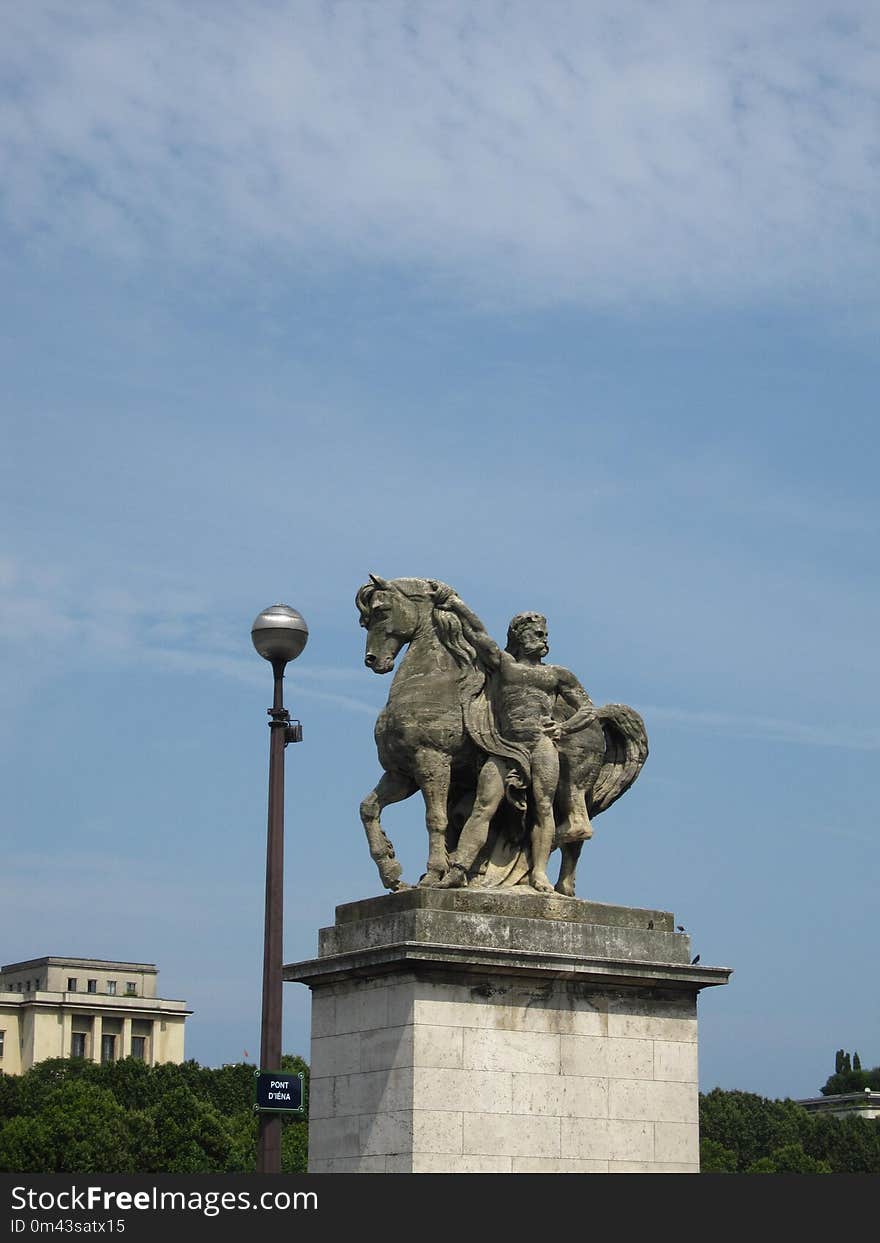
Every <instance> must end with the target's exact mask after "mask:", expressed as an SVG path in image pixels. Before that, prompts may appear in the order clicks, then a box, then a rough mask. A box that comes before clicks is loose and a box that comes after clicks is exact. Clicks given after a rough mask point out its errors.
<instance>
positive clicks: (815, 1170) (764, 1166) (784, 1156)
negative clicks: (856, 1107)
mask: <svg viewBox="0 0 880 1243" xmlns="http://www.w3.org/2000/svg"><path fill="white" fill-rule="evenodd" d="M831 1172H832V1171H831V1166H830V1165H829V1164H828V1162H827V1161H817V1160H816V1159H815V1158H814V1157H811V1156H808V1155H807V1153H805V1152H804V1150H803V1148H802V1147H801V1145H800V1144H784V1145H783V1146H782V1147H781V1148H776V1149H774V1151H773V1152H771V1154H770V1156H769V1157H761V1158H760V1160H758V1161H755V1162H754V1163H753V1164H752V1165H750V1166H749V1168H748V1169H747V1170H746V1173H747V1174H830V1173H831Z"/></svg>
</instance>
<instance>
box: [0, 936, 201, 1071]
mask: <svg viewBox="0 0 880 1243" xmlns="http://www.w3.org/2000/svg"><path fill="white" fill-rule="evenodd" d="M158 974H159V973H158V971H157V970H156V967H155V966H154V965H153V964H152V963H147V962H105V961H103V960H102V959H99V958H32V959H30V960H29V961H28V962H13V963H7V964H6V966H4V967H0V1070H2V1071H4V1072H5V1073H6V1074H7V1075H20V1074H23V1073H24V1072H25V1071H26V1070H30V1068H31V1067H32V1066H33V1065H35V1064H36V1063H37V1062H42V1061H45V1060H46V1058H49V1057H86V1058H89V1059H91V1060H92V1061H93V1062H113V1061H116V1060H117V1059H119V1058H124V1057H137V1058H140V1059H141V1060H142V1061H144V1062H146V1063H147V1064H148V1065H150V1066H155V1065H156V1064H157V1063H158V1062H182V1061H183V1039H184V1031H183V1029H184V1023H185V1022H186V1018H187V1015H189V1014H191V1013H192V1011H191V1010H187V1008H186V1003H185V1002H183V1001H170V1000H168V999H166V998H162V997H157V996H156V977H157V976H158Z"/></svg>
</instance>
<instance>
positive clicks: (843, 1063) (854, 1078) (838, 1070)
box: [819, 1049, 880, 1096]
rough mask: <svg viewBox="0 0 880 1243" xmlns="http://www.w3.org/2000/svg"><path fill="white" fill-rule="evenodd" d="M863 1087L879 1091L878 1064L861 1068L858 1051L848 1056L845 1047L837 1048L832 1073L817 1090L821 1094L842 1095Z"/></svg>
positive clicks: (879, 1068) (879, 1075)
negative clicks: (867, 1068) (864, 1068)
mask: <svg viewBox="0 0 880 1243" xmlns="http://www.w3.org/2000/svg"><path fill="white" fill-rule="evenodd" d="M865 1088H870V1089H871V1090H872V1091H875V1092H876V1091H880V1066H874V1067H873V1068H872V1069H871V1070H863V1069H862V1061H861V1058H860V1057H859V1055H858V1053H853V1055H852V1057H850V1055H849V1053H847V1052H846V1050H845V1049H838V1050H837V1053H836V1054H835V1056H834V1074H833V1075H831V1076H830V1077H829V1078H828V1079H827V1080H826V1082H825V1084H824V1086H823V1087H821V1088H820V1089H819V1091H820V1092H821V1093H822V1095H823V1096H844V1095H846V1093H847V1092H863V1091H864V1090H865Z"/></svg>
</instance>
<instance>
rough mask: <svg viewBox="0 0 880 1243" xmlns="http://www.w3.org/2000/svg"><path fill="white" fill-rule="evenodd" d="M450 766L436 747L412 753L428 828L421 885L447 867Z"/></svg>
mask: <svg viewBox="0 0 880 1243" xmlns="http://www.w3.org/2000/svg"><path fill="white" fill-rule="evenodd" d="M451 766H452V765H451V759H450V757H449V756H443V755H440V754H439V753H438V752H436V751H420V752H419V753H418V754H417V755H416V762H415V765H414V768H415V774H416V780H417V781H418V783H419V785H420V787H421V790H422V794H423V796H424V799H425V823H426V825H427V828H428V867H427V871H426V872H425V875H424V876H423V877H422V879H421V880H420V881H419V884H420V885H422V886H429V885H434V884H436V883H437V881H438V880H439V879H440V877H441V876H442V875H443V874H444V872H445V871H446V868H447V863H448V856H447V853H446V828H447V825H448V820H449V808H448V805H447V802H448V799H449V783H450V775H451Z"/></svg>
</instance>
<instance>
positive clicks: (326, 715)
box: [0, 0, 880, 1098]
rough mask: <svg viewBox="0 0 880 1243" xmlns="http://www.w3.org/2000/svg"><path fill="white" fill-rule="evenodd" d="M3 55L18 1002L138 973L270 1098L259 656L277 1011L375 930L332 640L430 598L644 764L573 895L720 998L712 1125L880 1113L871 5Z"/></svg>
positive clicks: (364, 762) (354, 718) (5, 643)
mask: <svg viewBox="0 0 880 1243" xmlns="http://www.w3.org/2000/svg"><path fill="white" fill-rule="evenodd" d="M2 10H3V24H4V29H5V31H6V32H7V37H6V38H5V39H4V41H3V45H2V47H0V162H2V173H0V289H2V298H0V327H2V331H0V374H2V391H3V401H2V412H0V419H2V439H0V445H2V451H0V685H2V688H3V704H4V711H3V713H2V715H0V787H2V790H3V800H2V819H0V824H2V856H0V961H2V962H4V963H10V962H16V961H19V960H22V959H28V958H32V957H38V956H42V955H46V954H52V955H81V956H89V957H98V958H109V959H122V960H135V961H147V962H155V963H156V964H157V965H158V967H159V970H160V976H159V984H160V992H161V994H162V995H164V996H168V997H180V998H184V999H185V1000H186V1001H187V1002H188V1003H189V1005H190V1006H191V1007H192V1009H193V1011H194V1013H193V1015H192V1017H191V1019H189V1020H188V1024H187V1031H188V1035H187V1054H188V1056H191V1057H195V1058H197V1059H198V1060H199V1061H201V1062H202V1063H204V1064H206V1065H221V1064H222V1063H225V1062H235V1061H239V1060H241V1059H242V1058H243V1057H244V1056H245V1055H247V1056H248V1058H249V1060H252V1061H254V1060H256V1058H257V1055H258V1050H259V1024H260V986H261V971H262V936H263V926H262V921H263V887H264V868H265V832H266V790H267V762H268V730H267V728H266V715H265V713H266V708H267V707H268V706H269V704H270V703H271V671H270V669H269V667H268V665H266V664H265V662H264V661H262V660H261V659H260V658H259V657H258V656H257V655H256V653H255V652H254V650H253V648H252V646H251V641H250V627H251V623H252V621H253V619H254V617H255V616H256V615H257V613H259V612H260V610H261V609H262V608H264V607H265V606H267V605H269V604H272V603H275V602H277V601H283V602H285V603H288V604H290V605H293V606H294V607H296V608H298V609H299V610H300V611H301V612H302V613H303V614H304V615H305V617H306V619H307V622H308V625H309V628H310V638H309V642H308V646H307V648H306V650H305V652H304V653H303V655H302V656H301V657H300V658H299V660H298V661H297V662H296V663H295V665H292V666H291V667H290V668H289V670H288V676H287V678H286V683H285V686H286V702H287V704H288V706H289V707H290V709H291V712H292V714H293V715H294V716H295V717H298V718H300V719H301V720H302V723H303V730H304V742H303V744H302V745H301V746H296V747H290V748H288V751H287V757H286V773H287V805H286V869H285V932H284V958H285V961H286V962H295V961H298V960H301V959H306V958H310V957H312V956H314V954H315V952H316V948H317V929H318V928H319V927H323V926H326V925H329V924H332V922H333V918H334V907H335V906H336V905H337V904H339V903H344V902H349V901H355V900H358V899H361V898H365V897H370V896H377V895H379V894H380V893H382V892H383V891H382V888H381V885H380V882H379V879H378V875H377V873H376V869H375V866H374V864H373V863H372V861H371V859H370V857H369V853H368V851H367V847H366V842H365V839H364V836H363V831H362V829H361V825H360V821H359V817H358V804H359V802H360V800H361V798H362V797H363V796H364V794H366V793H367V792H368V791H369V790H370V789H371V788H372V786H373V785H374V783H375V781H376V780H377V779H378V777H379V775H380V771H381V770H380V769H379V765H378V761H377V758H376V753H375V746H374V742H373V737H372V729H373V722H374V720H375V717H376V715H377V713H378V712H379V710H380V709H381V707H382V705H383V704H384V702H385V699H386V697H387V694H388V688H389V684H390V683H389V679H388V678H382V677H379V676H377V675H375V674H373V673H372V672H370V671H369V670H368V669H366V668H365V667H364V663H363V656H364V632H363V631H362V630H361V629H360V628H359V627H358V624H357V623H358V618H357V612H356V610H355V608H354V602H353V601H354V595H355V592H356V591H357V589H358V587H359V586H360V585H361V584H362V583H363V582H365V581H366V580H367V577H368V574H369V573H370V572H374V573H376V574H379V575H382V576H385V577H389V578H390V577H400V576H420V577H431V578H437V579H441V580H443V581H445V582H448V583H451V584H452V585H453V586H454V587H455V588H456V589H457V591H458V592H459V594H460V595H461V596H462V598H463V599H464V600H465V601H466V602H467V603H468V604H469V605H470V606H471V608H473V609H474V610H475V611H476V612H477V613H478V614H479V615H480V617H481V618H482V619H483V621H484V623H485V624H486V626H487V628H488V629H489V631H490V632H491V633H492V634H494V635H495V636H496V638H502V637H503V636H504V634H505V631H506V626H507V622H508V621H509V619H510V617H511V616H512V615H513V614H514V613H516V612H519V611H520V610H523V609H537V610H539V611H541V612H543V613H545V614H546V616H547V617H548V620H549V628H550V643H551V653H550V658H549V659H550V660H552V661H554V662H556V663H559V664H561V665H563V666H565V667H567V668H569V669H572V670H573V671H574V672H575V673H576V674H577V676H578V677H579V678H580V680H581V681H582V683H583V684H584V686H585V687H586V688H587V690H588V691H589V693H590V694H591V696H592V698H593V699H594V700H595V701H596V702H597V703H605V702H623V703H627V704H629V705H631V706H632V707H633V708H636V709H637V710H638V711H639V712H640V713H641V714H642V716H643V717H644V719H645V722H646V727H647V731H648V737H649V740H650V747H651V754H650V757H649V759H648V762H647V764H646V766H645V768H644V770H643V772H642V774H641V776H640V777H639V779H638V781H637V782H636V784H635V785H634V786H633V788H632V789H631V790H630V792H629V793H628V794H627V795H626V796H625V797H624V798H623V799H621V801H620V802H619V803H617V804H616V805H615V806H614V807H612V808H611V809H610V810H609V811H608V812H607V813H605V814H603V815H602V816H601V817H599V818H597V821H596V825H595V829H596V832H595V837H594V839H593V841H592V842H591V843H590V844H589V845H588V846H587V847H586V848H585V850H584V853H583V856H582V860H581V863H580V867H579V874H578V893H579V895H580V896H581V897H584V898H589V899H591V900H594V901H599V902H608V903H614V904H619V905H626V906H637V907H648V908H652V909H660V910H665V911H671V912H673V913H674V915H675V918H676V922H677V923H681V924H683V925H684V926H685V927H686V928H687V930H688V933H689V935H690V936H691V939H692V949H693V952H694V953H697V952H699V953H700V955H701V961H702V962H703V963H704V964H708V965H718V966H726V967H731V968H733V972H734V973H733V975H732V977H731V982H730V984H729V985H728V986H726V987H723V988H712V989H708V990H706V991H705V992H703V993H702V994H701V995H700V1000H699V1017H700V1082H701V1087H702V1088H703V1090H709V1089H711V1088H713V1087H716V1086H718V1087H722V1088H726V1089H742V1090H745V1091H751V1092H758V1093H760V1094H762V1095H765V1096H770V1097H785V1096H791V1097H795V1098H797V1097H809V1096H814V1095H816V1094H818V1090H819V1088H820V1087H821V1085H822V1084H823V1083H824V1082H825V1080H826V1078H827V1077H828V1075H829V1074H830V1073H831V1072H832V1071H833V1069H834V1053H835V1050H837V1049H838V1048H841V1047H843V1048H846V1049H848V1050H858V1051H859V1053H860V1055H861V1059H862V1063H863V1064H864V1065H868V1066H873V1065H876V1064H878V1063H880V1037H878V1033H880V998H878V990H877V988H876V986H875V985H872V984H871V980H872V979H874V972H875V967H874V965H872V964H875V963H876V952H877V936H876V925H877V883H876V877H877V876H880V858H878V844H877V841H878V835H877V810H876V809H877V806H878V803H880V766H878V758H880V725H878V719H877V708H876V705H877V702H878V699H880V678H878V674H880V649H878V643H877V635H878V633H880V587H878V573H877V571H878V531H880V514H878V502H877V487H876V476H877V468H878V441H880V436H878V431H877V392H878V364H877V358H878V348H877V347H878V332H880V293H878V290H880V280H878V275H880V273H878V268H880V263H878V260H880V218H878V205H880V13H878V10H877V8H876V6H874V5H872V4H870V3H868V2H867V0H865V2H864V3H855V2H847V0H844V2H840V0H835V2H834V3H825V2H824V0H810V2H809V3H807V4H805V3H803V0H799V2H797V3H795V2H790V3H789V2H787V0H778V2H777V3H775V4H773V5H766V4H764V3H752V2H751V0H736V2H735V3H733V2H722V3H712V4H709V3H699V2H688V0H680V2H678V0H668V2H666V3H656V2H653V0H613V3H612V2H607V3H606V2H605V0H595V2H594V3H591V4H589V5H584V4H581V3H576V2H573V3H568V2H565V0H545V2H544V3H543V4H541V5H534V4H531V3H528V2H527V0H510V2H506V3H501V2H496V0H480V2H479V3H470V2H468V0H442V2H437V3H432V2H430V0H426V2H424V3H400V2H398V0H383V3H381V4H369V3H365V4H360V3H353V2H352V3H329V2H328V3H320V2H318V0H302V2H300V3H296V4H293V3H287V2H286V0H285V2H282V0H277V2H268V0H250V2H249V3H247V4H243V3H235V2H234V0H228V2H227V3H224V4H223V5H217V4H214V3H209V2H207V0H204V2H199V0H195V2H194V3H192V4H188V5H186V6H181V5H178V4H174V3H165V2H164V0H151V2H150V3H149V4H140V3H131V4H126V5H123V6H120V5H118V4H114V3H109V2H108V3H103V2H101V0H86V2H85V3H83V4H79V5H77V6H75V7H74V8H72V7H71V6H70V5H67V4H63V3H60V2H59V3H52V2H49V0H32V2H31V3H29V4H27V5H20V4H16V3H13V2H12V0H4V3H3V4H2ZM384 822H385V826H386V829H387V831H388V833H389V835H390V836H391V838H392V839H393V841H394V843H395V846H396V848H397V851H398V854H399V856H400V857H401V859H402V861H403V864H404V875H405V879H407V880H408V881H410V882H414V881H416V880H417V879H418V877H419V875H420V873H421V871H422V870H423V869H424V865H425V858H426V835H425V831H424V820H423V808H422V805H421V803H420V800H419V799H418V797H415V798H413V799H410V800H408V801H407V802H405V803H403V804H400V805H398V806H396V807H393V808H389V809H388V811H387V812H386V813H385V817H384ZM555 857H556V858H558V856H555ZM309 1005H310V998H309V993H308V990H307V988H306V987H304V986H302V985H298V984H288V985H285V1010H284V1047H285V1049H286V1050H289V1051H290V1052H295V1053H301V1054H304V1055H305V1056H308V1042H309Z"/></svg>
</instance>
